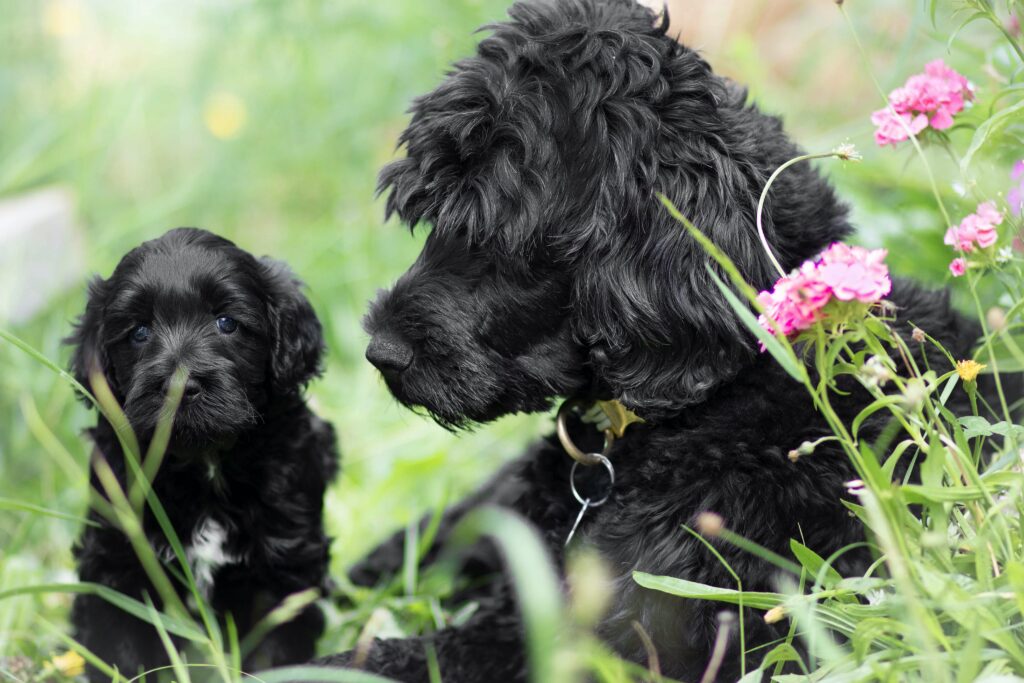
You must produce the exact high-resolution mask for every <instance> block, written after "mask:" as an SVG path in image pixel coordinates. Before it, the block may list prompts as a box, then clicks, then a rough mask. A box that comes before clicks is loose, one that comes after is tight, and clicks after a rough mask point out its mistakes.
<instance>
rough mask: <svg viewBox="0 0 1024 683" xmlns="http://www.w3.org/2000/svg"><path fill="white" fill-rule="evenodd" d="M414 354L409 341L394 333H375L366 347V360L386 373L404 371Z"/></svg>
mask: <svg viewBox="0 0 1024 683" xmlns="http://www.w3.org/2000/svg"><path fill="white" fill-rule="evenodd" d="M412 356H413V351H412V347H411V346H410V345H409V343H408V342H406V341H405V340H403V339H402V338H401V337H398V336H396V335H394V334H388V333H384V334H375V335H374V336H373V339H371V340H370V345H369V346H367V347H366V360H368V361H370V362H371V363H373V364H374V365H375V366H376V367H377V369H378V370H380V371H381V372H383V373H384V374H389V373H398V372H402V371H403V370H405V369H406V368H407V367H409V365H410V364H411V363H412Z"/></svg>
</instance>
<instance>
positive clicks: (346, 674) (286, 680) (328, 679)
mask: <svg viewBox="0 0 1024 683" xmlns="http://www.w3.org/2000/svg"><path fill="white" fill-rule="evenodd" d="M252 678H253V680H255V681H262V682H263V683H294V682H295V681H308V683H394V680H393V679H391V678H384V677H382V676H375V675H374V674H369V673H366V672H365V671H357V670H355V669H336V668H330V667H326V666H288V667H283V668H281V669H270V670H269V671H261V672H259V674H258V675H257V676H253V677H252Z"/></svg>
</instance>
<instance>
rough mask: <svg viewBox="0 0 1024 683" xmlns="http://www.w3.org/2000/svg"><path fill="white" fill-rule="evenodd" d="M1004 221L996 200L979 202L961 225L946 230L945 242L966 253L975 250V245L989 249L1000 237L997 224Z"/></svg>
mask: <svg viewBox="0 0 1024 683" xmlns="http://www.w3.org/2000/svg"><path fill="white" fill-rule="evenodd" d="M1002 222H1003V214H1002V213H1001V212H1000V211H998V210H997V209H996V204H995V202H983V203H981V204H978V208H977V209H975V211H974V213H972V214H968V215H967V216H965V217H964V219H963V220H962V221H960V225H956V226H953V227H951V228H950V229H949V230H947V231H946V236H945V237H944V238H943V240H942V241H943V243H945V244H947V245H949V246H951V247H953V249H955V250H957V251H962V252H964V253H966V254H969V253H971V252H972V251H974V247H975V245H977V246H978V247H980V248H982V249H988V248H989V247H991V246H992V245H993V244H995V243H996V241H997V240H998V239H999V233H998V232H997V231H996V226H998V225H999V224H1000V223H1002Z"/></svg>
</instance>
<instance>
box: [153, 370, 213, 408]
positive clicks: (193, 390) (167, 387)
mask: <svg viewBox="0 0 1024 683" xmlns="http://www.w3.org/2000/svg"><path fill="white" fill-rule="evenodd" d="M173 381H174V376H173V375H171V376H170V377H168V378H167V379H166V380H164V386H163V391H164V395H165V396H166V395H167V394H169V393H170V391H171V387H172V383H173ZM202 393H203V383H202V382H200V381H199V380H198V379H197V378H195V377H189V378H188V379H186V380H185V386H183V387H182V390H181V403H182V404H183V405H187V404H189V403H193V402H194V401H195V400H196V399H197V398H199V397H200V395H202Z"/></svg>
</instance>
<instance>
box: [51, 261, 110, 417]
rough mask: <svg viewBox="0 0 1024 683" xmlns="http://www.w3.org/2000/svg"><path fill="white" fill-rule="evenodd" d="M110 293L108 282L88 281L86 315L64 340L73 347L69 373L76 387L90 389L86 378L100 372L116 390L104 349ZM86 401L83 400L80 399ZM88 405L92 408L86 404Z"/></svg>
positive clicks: (94, 279)
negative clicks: (105, 317) (107, 304)
mask: <svg viewBox="0 0 1024 683" xmlns="http://www.w3.org/2000/svg"><path fill="white" fill-rule="evenodd" d="M109 294H110V281H109V280H104V279H103V278H101V277H99V276H97V277H95V278H93V279H92V280H91V281H90V282H89V290H88V295H87V296H88V298H87V301H86V305H85V312H84V313H83V314H82V315H81V316H80V317H79V318H78V322H77V323H76V324H75V330H74V332H72V334H71V336H70V337H68V338H67V339H65V340H64V343H65V344H70V345H71V346H72V347H73V350H72V352H71V361H70V363H69V368H68V369H69V370H70V371H71V374H72V376H73V377H74V378H75V380H77V381H78V383H79V384H81V385H82V386H84V387H85V388H87V389H91V388H92V386H91V384H90V379H89V376H90V375H91V374H93V373H95V372H100V373H102V374H103V376H104V377H105V378H106V380H107V384H109V385H110V387H111V389H113V390H115V392H116V390H117V383H116V378H115V377H114V376H113V369H112V367H111V364H110V357H109V355H108V354H107V349H106V347H105V346H104V342H103V338H104V321H103V317H104V311H105V309H106V303H107V297H108V296H109ZM80 398H82V399H83V400H85V397H80ZM86 404H87V405H91V403H89V402H88V401H86Z"/></svg>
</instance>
